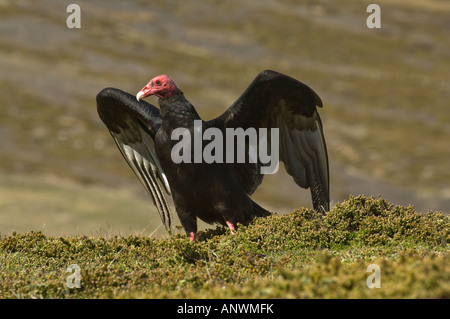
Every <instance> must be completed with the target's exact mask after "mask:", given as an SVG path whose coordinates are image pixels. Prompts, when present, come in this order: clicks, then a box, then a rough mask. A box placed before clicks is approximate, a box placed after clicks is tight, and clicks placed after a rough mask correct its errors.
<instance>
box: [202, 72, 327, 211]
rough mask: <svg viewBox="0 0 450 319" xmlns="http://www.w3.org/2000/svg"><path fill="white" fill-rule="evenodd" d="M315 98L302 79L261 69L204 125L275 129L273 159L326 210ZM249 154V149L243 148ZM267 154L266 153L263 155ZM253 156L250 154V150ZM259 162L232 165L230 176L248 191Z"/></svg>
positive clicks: (323, 152) (318, 102) (255, 178)
mask: <svg viewBox="0 0 450 319" xmlns="http://www.w3.org/2000/svg"><path fill="white" fill-rule="evenodd" d="M317 106H319V107H322V102H321V100H320V98H319V96H318V95H317V94H316V93H315V92H314V91H313V90H312V89H310V88H309V87H308V86H307V85H305V84H304V83H302V82H300V81H297V80H295V79H293V78H291V77H289V76H286V75H284V74H281V73H278V72H275V71H270V70H267V71H263V72H261V73H260V74H259V75H258V76H257V77H256V78H255V79H254V80H253V82H252V83H251V84H250V86H249V87H248V88H247V89H246V90H245V91H244V93H243V94H242V95H241V96H240V97H239V98H238V99H237V100H236V101H235V102H234V103H233V105H231V106H230V108H229V109H228V110H227V111H225V112H224V113H223V114H222V115H221V116H219V117H218V118H216V119H214V120H212V121H210V122H209V123H208V125H211V126H216V127H221V128H222V129H226V128H238V127H241V128H243V129H244V130H245V129H248V128H252V127H253V128H256V129H258V128H267V132H268V136H267V141H268V144H269V145H268V149H270V150H272V151H273V148H274V147H276V146H277V145H272V144H271V135H270V132H271V128H278V133H279V139H278V140H277V141H278V147H279V159H280V160H281V161H283V162H284V166H285V168H286V171H287V172H288V173H289V175H291V176H292V177H293V178H294V181H295V183H296V184H297V185H299V186H300V187H302V188H310V190H311V196H312V201H313V206H314V209H315V210H317V211H319V212H324V211H328V210H329V202H330V195H329V168H328V154H327V148H326V144H325V139H324V135H323V129H322V122H321V120H320V117H319V113H318V112H317ZM246 147H247V148H246V149H247V152H248V153H249V154H248V155H249V156H252V155H251V154H250V153H252V151H251V147H250V146H249V145H247V146H246ZM268 154H270V153H268ZM253 156H254V154H253ZM261 166H262V164H261V162H257V163H256V164H253V165H250V164H237V165H235V171H236V175H237V176H238V178H239V180H240V182H241V184H242V185H243V186H244V188H245V189H246V191H247V193H248V194H251V193H253V192H254V191H255V189H256V188H257V187H258V185H259V184H260V183H261V182H262V178H263V175H262V174H261V171H260V168H261Z"/></svg>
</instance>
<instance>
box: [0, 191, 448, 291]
mask: <svg viewBox="0 0 450 319" xmlns="http://www.w3.org/2000/svg"><path fill="white" fill-rule="evenodd" d="M449 225H450V218H449V216H446V215H444V214H443V213H439V212H428V213H426V214H422V213H418V212H416V211H415V210H414V208H413V207H402V206H394V205H392V204H390V203H388V202H386V201H385V200H384V199H382V198H373V197H369V198H367V197H363V196H358V197H350V198H349V199H348V200H347V201H344V202H342V203H338V204H337V205H335V206H334V207H333V208H332V209H331V211H330V212H329V213H328V214H326V215H324V216H320V215H317V214H316V213H314V211H312V210H309V209H299V210H295V211H293V212H292V213H290V214H287V215H272V216H270V217H268V218H263V219H257V220H255V221H254V222H253V223H252V224H251V225H249V226H248V227H243V226H241V227H240V228H239V229H238V231H237V233H236V234H234V235H231V234H230V233H229V232H228V231H227V230H225V229H223V228H216V229H214V230H206V231H203V232H200V234H199V236H198V241H197V242H196V243H191V242H190V241H189V240H188V239H187V237H186V236H182V235H174V236H171V237H169V238H167V239H161V238H159V239H157V238H150V237H146V236H126V237H120V236H114V237H111V238H104V237H86V236H81V237H79V236H73V237H49V236H45V235H44V234H43V233H41V232H39V231H37V232H28V233H24V234H17V233H14V234H12V235H11V236H6V237H2V238H1V239H0V256H1V257H0V298H450V267H449V261H450V254H449V253H448V244H449V243H450V227H449ZM71 264H76V265H78V266H79V267H80V271H81V288H68V286H67V279H68V277H69V276H70V275H71V273H69V272H66V270H67V268H68V266H69V265H71ZM371 264H376V265H377V266H378V267H379V269H380V283H381V288H373V289H370V288H368V287H367V280H368V277H369V276H370V275H371V272H367V267H368V266H369V265H371Z"/></svg>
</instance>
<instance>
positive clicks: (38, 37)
mask: <svg viewBox="0 0 450 319" xmlns="http://www.w3.org/2000/svg"><path fill="white" fill-rule="evenodd" d="M72 2H73V1H56V0H41V1H31V0H30V1H26V0H21V1H8V0H2V1H0V84H1V85H0V101H1V102H0V104H1V106H0V110H1V116H0V136H1V139H0V158H1V164H0V233H1V234H9V233H11V232H12V231H13V230H16V231H18V232H22V231H26V230H37V229H42V230H43V232H44V233H48V234H66V235H69V234H94V235H95V234H103V235H104V234H106V235H109V234H116V233H122V234H125V233H133V234H134V233H145V234H151V233H152V232H153V231H154V230H155V229H157V228H158V225H159V224H160V222H159V216H158V214H157V213H156V210H155V209H154V208H153V206H152V203H151V200H150V199H149V198H148V196H147V194H146V193H145V191H144V189H143V187H142V186H141V185H140V183H139V181H138V180H137V179H136V177H135V176H134V175H133V173H132V171H131V170H130V169H129V168H128V166H127V165H126V163H125V161H124V160H123V158H122V156H121V155H120V153H119V152H118V150H117V149H116V146H115V145H114V143H113V140H112V139H111V137H110V135H109V133H108V131H107V130H106V128H105V126H104V125H103V124H102V123H101V121H100V119H99V118H98V115H97V111H96V104H95V95H96V94H97V93H98V92H99V91H100V90H101V89H102V88H104V87H108V86H112V87H117V88H120V89H122V90H125V91H128V92H130V93H136V92H137V91H139V90H140V89H141V88H142V87H143V86H144V85H145V84H146V83H147V82H148V80H149V79H150V78H152V77H153V76H155V75H158V74H162V73H165V74H169V75H170V76H172V77H173V78H174V79H175V80H176V81H177V83H178V85H179V86H180V87H181V88H182V90H183V91H184V92H185V95H186V96H187V98H188V99H189V100H190V101H191V102H192V103H193V104H194V105H195V106H196V108H197V110H198V112H199V113H200V115H201V116H202V117H203V118H204V119H209V118H212V117H214V116H217V115H219V114H221V113H222V112H223V111H224V110H225V109H226V108H227V107H229V106H230V105H231V104H232V102H233V101H234V100H235V99H236V98H237V97H238V96H239V95H240V94H241V93H242V92H243V91H244V89H245V88H246V87H247V86H248V84H249V83H250V82H251V81H252V79H253V78H254V77H255V76H256V75H257V74H258V73H259V72H260V71H262V70H264V69H274V70H277V71H279V72H282V73H286V74H288V75H290V76H292V77H294V78H297V79H299V80H301V81H303V82H305V83H307V84H308V85H309V86H311V87H312V88H313V89H314V90H315V91H316V92H317V93H318V94H319V95H320V96H321V98H322V100H323V102H324V108H323V109H320V110H319V112H320V115H321V117H322V122H323V124H324V130H325V138H326V141H327V146H328V151H329V158H330V166H331V198H332V204H335V203H337V202H339V201H342V200H344V199H346V198H348V195H349V194H355V195H358V194H364V195H375V196H377V195H382V196H383V197H384V198H385V199H387V200H388V201H390V202H392V203H394V204H400V205H409V204H412V205H414V206H415V207H416V209H417V210H418V211H427V210H428V209H430V210H441V211H444V212H448V211H449V210H450V209H449V207H450V161H449V158H450V147H449V136H450V124H449V123H450V109H449V105H448V101H449V99H450V78H449V76H450V72H449V70H450V36H449V35H450V2H448V1H443V0H416V1H406V0H389V1H387V0H383V1H378V2H377V3H378V4H379V5H380V7H381V25H382V28H381V29H369V28H367V26H366V18H367V16H368V15H369V14H368V13H366V8H367V5H368V4H369V3H371V1H352V0H342V1H331V0H329V1H326V0H322V1H283V2H281V1H257V2H256V1H251V2H250V1H226V2H225V1H197V2H195V3H193V2H189V3H188V2H181V1H152V2H151V4H149V3H147V2H146V1H127V2H123V1H96V2H93V1H77V2H76V3H77V4H78V5H79V6H80V7H81V29H69V28H67V26H66V19H67V17H68V16H69V14H70V13H67V12H66V8H67V6H68V5H69V4H70V3H72ZM148 101H149V102H150V103H153V104H156V99H154V98H153V99H149V100H148ZM193 184H194V185H195V181H193ZM254 198H255V199H256V201H258V202H259V203H261V204H262V205H263V206H266V207H267V208H270V209H273V210H275V211H278V212H288V211H291V210H293V209H294V208H298V207H300V206H306V207H311V199H310V194H309V190H308V191H306V190H301V189H299V188H298V187H297V186H296V185H295V184H294V182H293V181H292V180H291V178H290V177H289V176H287V175H286V174H285V173H284V170H283V169H280V172H279V173H278V174H277V175H274V176H266V177H265V181H264V182H263V184H262V186H261V187H260V189H258V191H257V192H256V194H255V195H254ZM161 230H162V228H160V229H158V232H159V233H162V234H164V232H162V231H161Z"/></svg>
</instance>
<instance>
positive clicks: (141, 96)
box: [136, 91, 145, 101]
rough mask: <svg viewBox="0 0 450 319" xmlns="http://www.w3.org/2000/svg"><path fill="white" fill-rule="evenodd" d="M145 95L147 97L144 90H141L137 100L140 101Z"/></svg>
mask: <svg viewBox="0 0 450 319" xmlns="http://www.w3.org/2000/svg"><path fill="white" fill-rule="evenodd" d="M144 97H145V93H144V92H143V91H139V93H138V94H136V100H138V101H140V100H141V99H142V98H144Z"/></svg>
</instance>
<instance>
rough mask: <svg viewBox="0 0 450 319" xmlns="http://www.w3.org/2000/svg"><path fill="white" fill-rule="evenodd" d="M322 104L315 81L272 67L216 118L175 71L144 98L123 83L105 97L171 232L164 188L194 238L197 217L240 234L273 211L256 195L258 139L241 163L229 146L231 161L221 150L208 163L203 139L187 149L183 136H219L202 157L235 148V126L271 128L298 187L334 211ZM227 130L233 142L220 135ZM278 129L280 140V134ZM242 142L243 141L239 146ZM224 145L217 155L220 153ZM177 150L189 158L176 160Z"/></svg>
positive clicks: (125, 149) (100, 98)
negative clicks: (150, 99)
mask: <svg viewBox="0 0 450 319" xmlns="http://www.w3.org/2000/svg"><path fill="white" fill-rule="evenodd" d="M198 84H199V85H201V82H200V81H199V83H198ZM150 95H156V96H157V97H159V100H158V102H159V106H160V108H159V109H158V108H156V107H155V106H154V105H152V104H149V103H146V102H144V101H141V99H142V98H145V97H147V96H150ZM317 106H319V107H322V102H321V100H320V98H319V96H318V95H317V94H316V93H315V92H314V91H313V90H312V89H310V88H309V87H308V86H307V85H305V84H304V83H302V82H300V81H297V80H295V79H293V78H291V77H289V76H287V75H284V74H281V73H278V72H275V71H271V70H266V71H263V72H261V73H260V74H258V75H257V76H256V78H255V79H254V80H253V82H252V83H251V84H250V86H249V87H248V88H247V89H246V90H245V91H244V93H243V94H242V95H241V96H240V97H239V98H238V99H237V100H236V101H235V102H234V103H233V105H231V106H230V107H229V108H228V109H227V110H226V111H225V112H224V113H223V114H222V115H220V116H219V117H217V118H215V119H212V120H210V121H203V120H201V118H200V116H199V115H198V114H197V112H196V111H195V109H194V107H193V106H192V104H191V103H190V102H189V101H188V100H187V99H186V98H185V96H184V94H183V92H182V91H181V90H180V89H179V88H178V86H177V85H176V83H175V82H174V81H173V80H172V79H171V78H170V77H168V76H167V75H160V76H157V77H155V78H153V79H152V80H151V81H150V82H148V84H147V85H146V86H145V87H144V88H143V89H142V90H141V91H140V92H139V93H138V94H137V95H136V97H135V96H133V95H131V94H128V93H126V92H124V91H121V90H119V89H115V88H105V89H103V90H102V91H101V92H99V93H98V95H97V110H98V114H99V116H100V118H101V120H102V121H103V122H104V123H105V125H106V127H107V128H108V129H109V131H110V133H111V135H112V137H113V139H114V141H115V142H116V144H117V146H118V148H119V150H120V152H121V153H122V155H123V157H124V158H125V159H126V161H127V162H128V164H129V165H130V167H131V169H132V170H133V171H134V173H135V174H136V176H137V177H138V178H139V180H140V181H141V182H142V184H143V185H144V187H145V188H146V190H147V191H148V192H149V194H150V195H151V197H152V199H153V202H154V204H155V205H156V207H157V209H158V211H159V214H160V216H161V219H162V222H163V223H164V225H165V227H166V229H167V231H169V232H170V231H171V229H172V215H171V212H170V208H169V205H168V203H167V200H166V197H165V194H164V192H166V193H167V194H168V195H171V196H172V198H173V202H174V205H175V209H176V212H177V214H178V217H179V220H180V222H181V224H182V226H183V228H184V230H185V231H186V234H187V235H188V236H189V238H190V239H191V240H192V241H195V236H196V231H197V217H198V218H200V219H201V220H203V221H205V222H206V223H209V224H212V223H218V224H221V225H224V226H228V227H229V228H230V230H231V232H233V231H234V230H235V227H236V224H237V223H241V224H243V225H246V224H248V223H249V222H250V221H251V220H252V219H253V218H254V217H261V216H266V215H268V214H269V212H268V211H267V210H265V209H264V208H262V207H261V206H259V205H258V204H257V203H255V202H254V201H253V200H252V199H251V198H250V197H249V196H250V195H251V194H252V193H253V192H254V191H255V189H256V188H257V187H258V185H259V184H260V183H261V182H262V179H263V175H264V174H263V171H262V170H261V169H262V168H263V167H264V165H263V162H262V161H261V160H260V159H256V160H255V154H256V150H255V148H254V145H253V144H252V143H251V142H250V138H248V139H245V140H244V142H243V143H244V144H245V145H244V146H243V147H244V148H243V149H244V152H245V156H246V160H244V161H242V160H241V161H239V160H237V161H236V154H234V155H232V156H231V157H230V158H231V161H230V160H228V159H230V158H229V157H228V155H229V154H228V153H229V149H228V148H227V149H226V151H227V152H228V153H227V154H225V155H226V156H227V160H226V161H225V160H221V159H220V156H219V158H217V157H214V158H215V159H218V160H217V161H211V160H210V161H209V162H206V161H205V160H204V159H203V160H200V161H198V160H197V159H198V154H197V153H198V152H197V153H195V152H194V149H195V148H196V147H195V145H194V147H193V148H189V147H188V148H183V147H180V143H181V142H180V141H181V138H180V137H184V138H185V140H187V141H188V142H189V143H191V144H190V145H193V144H195V143H196V142H197V143H198V140H197V141H196V139H198V136H200V138H203V140H211V142H209V143H204V141H200V143H203V144H206V145H203V144H202V146H201V149H200V155H201V152H202V150H205V151H206V148H207V147H209V148H210V149H209V151H210V152H211V145H212V144H213V142H214V143H215V144H214V145H215V146H224V145H227V147H228V146H229V145H232V146H233V141H231V139H234V138H235V136H232V137H228V135H227V134H225V132H228V130H230V129H236V130H237V129H238V128H241V130H246V131H245V132H248V131H247V130H248V129H250V128H255V129H262V128H265V129H266V131H265V132H266V136H265V137H266V138H267V139H266V148H267V149H268V150H271V151H272V153H274V152H275V151H276V154H279V159H280V160H281V161H283V162H284V166H285V168H286V171H287V172H288V173H289V174H290V175H291V176H292V177H293V178H294V181H295V183H296V184H297V185H299V186H300V187H302V188H310V190H311V196H312V202H313V206H314V209H315V210H316V211H318V212H319V213H323V212H326V211H328V210H329V171H328V155H327V149H326V145H325V139H324V135H323V131H322V123H321V120H320V117H319V114H318V112H317V108H316V107H317ZM199 124H200V125H199ZM199 127H200V129H201V130H203V132H204V135H203V136H202V135H201V132H200V135H198V133H199V132H198V129H199ZM180 129H181V130H182V131H181V132H184V133H183V134H185V133H186V134H187V135H186V136H185V135H182V134H181V135H180V134H178V138H174V132H175V131H176V130H180ZM208 129H212V130H209V132H210V133H211V132H213V133H215V135H214V134H213V135H214V138H213V137H212V136H209V138H208V137H207V136H206V132H207V131H208ZM272 129H277V130H276V131H272ZM220 132H222V133H223V136H226V137H225V142H224V141H221V143H219V142H220V141H219V140H216V139H218V137H220V136H219V135H218V134H217V133H220ZM272 132H275V133H277V135H278V139H276V140H273V138H272V137H273V136H272V135H273V134H275V133H272ZM263 133H264V132H263ZM260 137H261V135H260ZM189 143H188V144H189ZM230 143H231V144H230ZM208 144H211V145H208ZM241 144H242V140H241ZM183 145H184V146H186V145H187V144H186V143H185V144H183ZM183 145H181V146H183ZM190 145H188V146H190ZM238 147H239V145H238V143H235V144H234V148H235V149H236V150H237V148H238ZM241 147H242V145H241ZM175 149H176V151H174V150H175ZM197 151H198V149H197ZM218 151H221V150H220V149H217V148H216V149H215V152H211V153H210V154H211V155H212V154H213V153H214V155H213V156H216V155H218V154H220V152H218ZM216 153H217V154H216ZM174 154H175V155H178V156H179V155H180V154H182V156H183V158H187V159H188V160H186V161H179V160H178V161H174V157H173V156H174ZM274 154H275V153H274ZM185 156H186V157H185ZM189 156H192V157H189ZM196 156H197V158H195V157H196ZM189 158H190V159H191V160H189ZM223 158H225V157H223ZM250 159H253V160H250Z"/></svg>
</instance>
